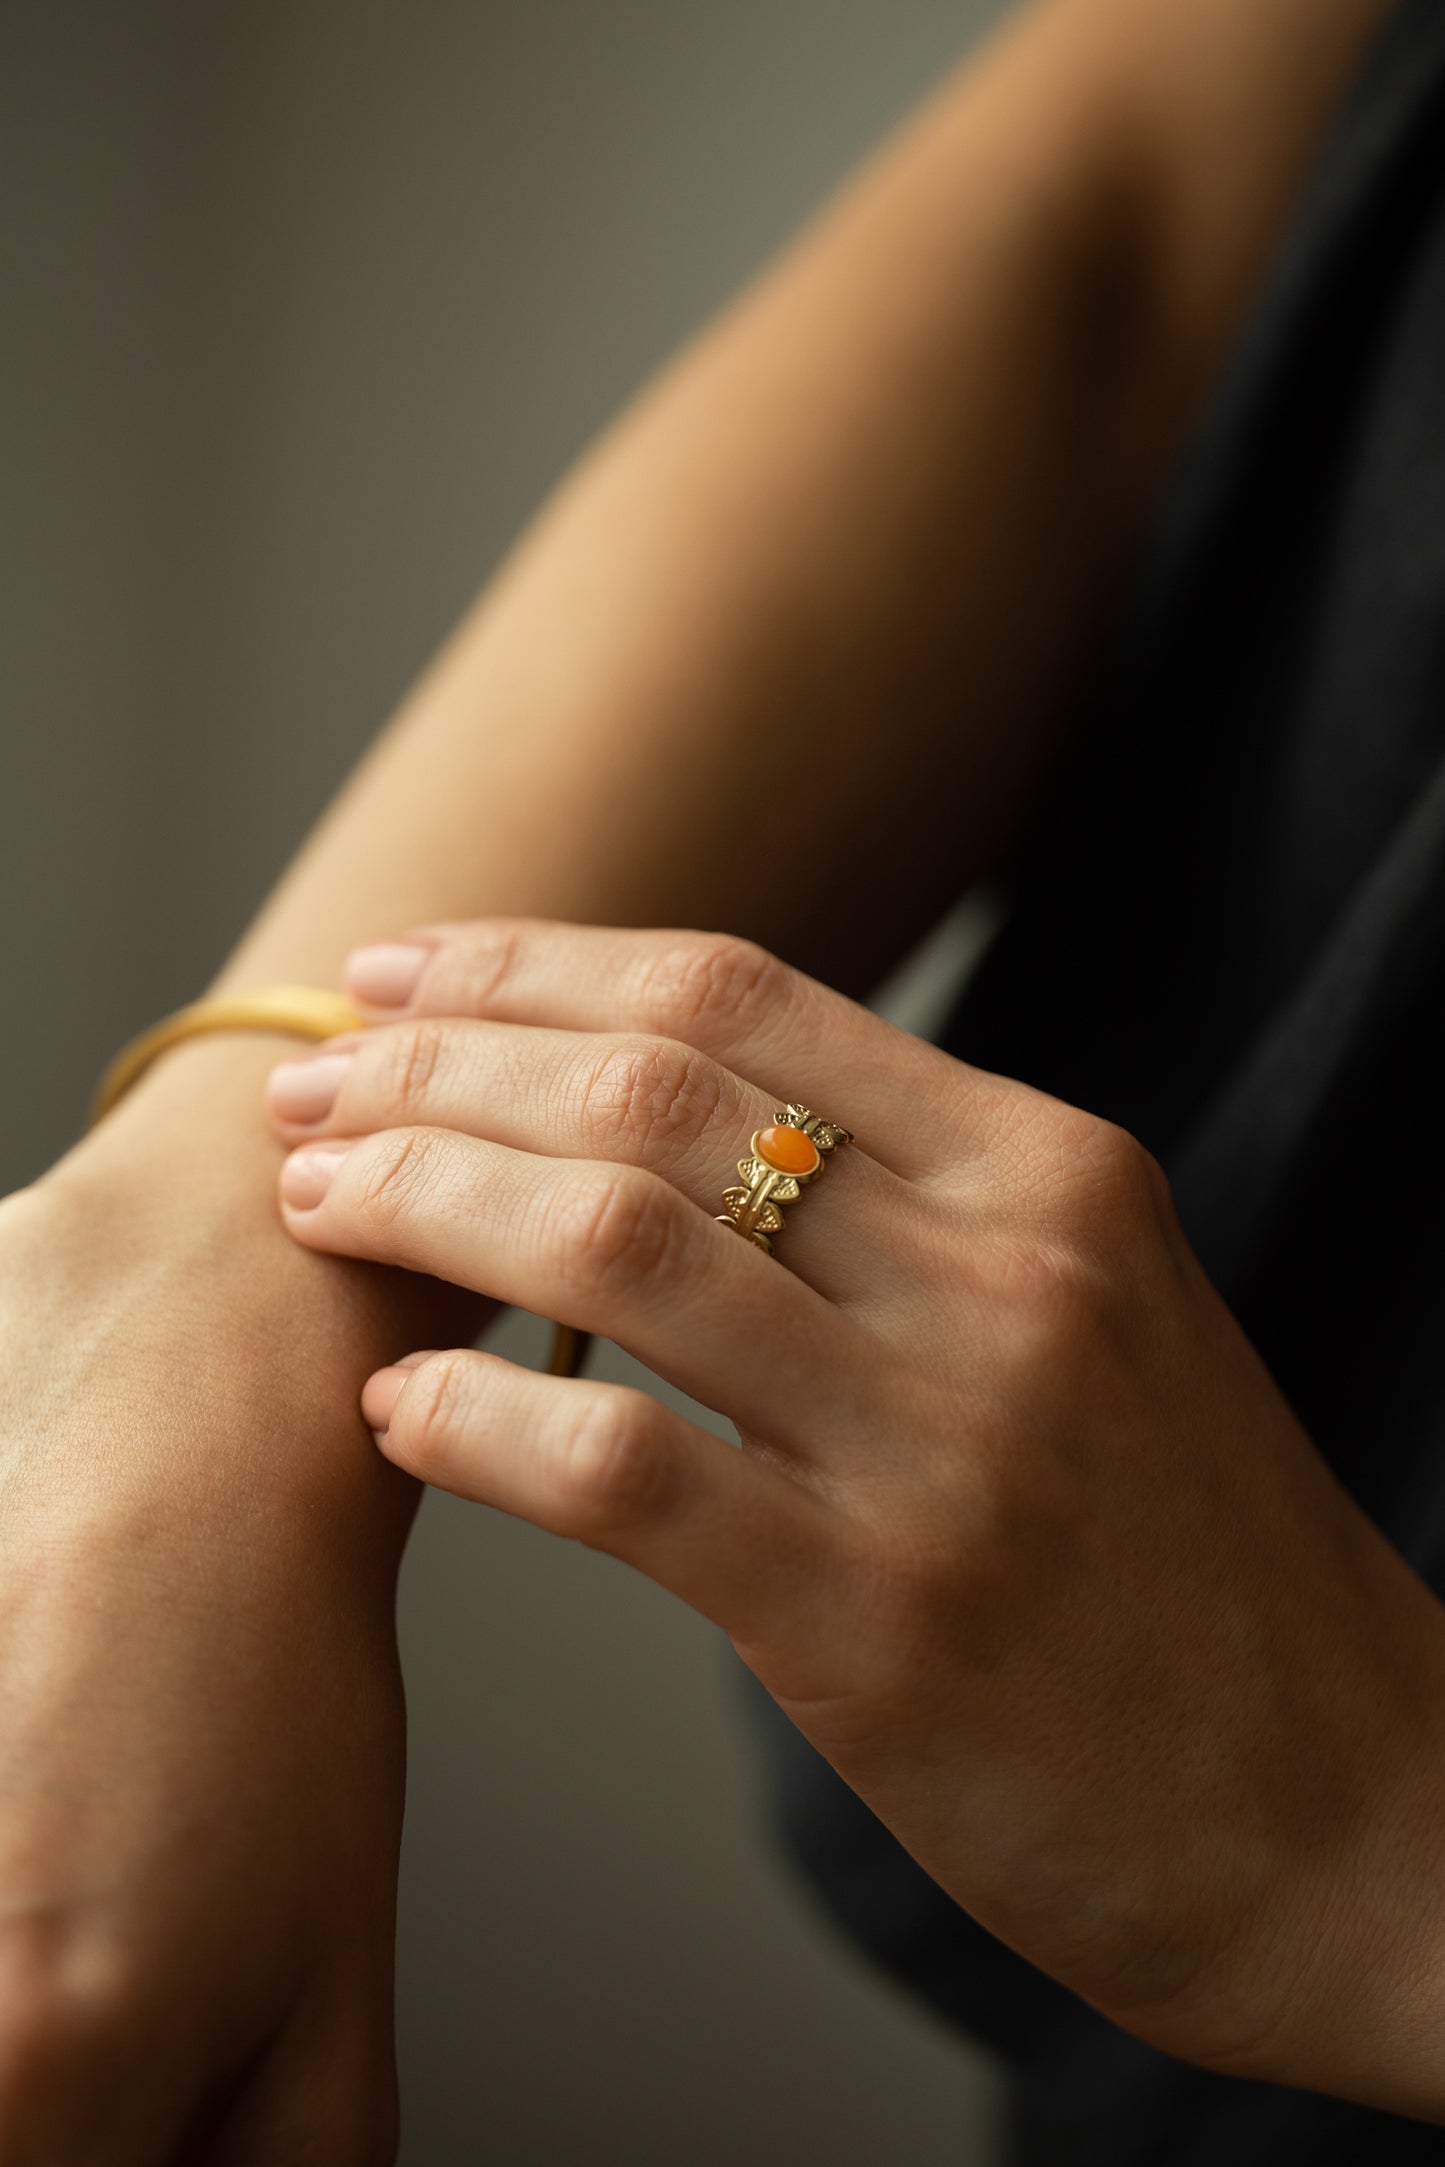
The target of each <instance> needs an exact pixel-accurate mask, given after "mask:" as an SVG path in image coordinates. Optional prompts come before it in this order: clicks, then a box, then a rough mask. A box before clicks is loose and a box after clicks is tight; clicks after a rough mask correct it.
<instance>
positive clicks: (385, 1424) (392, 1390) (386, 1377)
mask: <svg viewBox="0 0 1445 2167" xmlns="http://www.w3.org/2000/svg"><path fill="white" fill-rule="evenodd" d="M439 1352H440V1349H439V1348H436V1347H423V1348H421V1349H420V1350H419V1352H417V1353H416V1354H404V1355H402V1356H401V1357H400V1359H399V1360H398V1361H395V1362H388V1364H387V1365H386V1367H385V1369H378V1370H374V1371H373V1372H372V1374H371V1375H370V1376H369V1377H368V1378H367V1380H366V1382H365V1384H364V1385H363V1386H362V1388H361V1412H362V1415H363V1416H364V1418H365V1420H366V1422H367V1424H368V1426H369V1427H370V1430H371V1434H372V1436H373V1437H374V1438H375V1439H376V1441H377V1443H378V1444H379V1445H384V1444H385V1443H386V1433H387V1431H388V1430H389V1429H390V1428H391V1418H392V1415H393V1414H394V1413H395V1411H396V1403H397V1401H398V1400H399V1399H400V1398H401V1388H402V1386H403V1385H404V1384H405V1383H406V1381H407V1379H408V1377H410V1375H411V1373H412V1371H413V1370H414V1369H416V1368H417V1367H418V1365H419V1364H420V1363H422V1362H425V1361H428V1360H429V1359H430V1358H431V1356H432V1355H434V1354H437V1353H439Z"/></svg>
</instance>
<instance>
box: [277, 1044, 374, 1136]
mask: <svg viewBox="0 0 1445 2167" xmlns="http://www.w3.org/2000/svg"><path fill="white" fill-rule="evenodd" d="M355 1059H356V1056H355V1054H354V1053H323V1054H318V1055H317V1056H316V1057H315V1059H314V1060H311V1061H281V1062H278V1063H277V1065H276V1067H275V1068H273V1069H272V1071H271V1074H270V1075H269V1077H268V1078H267V1079H266V1103H267V1105H268V1106H269V1107H270V1109H271V1111H272V1113H273V1114H274V1115H275V1116H276V1118H277V1120H278V1121H321V1120H324V1119H325V1117H326V1115H327V1114H329V1113H330V1111H331V1109H332V1107H333V1106H334V1105H335V1104H336V1094H337V1092H338V1091H339V1090H340V1089H341V1086H342V1085H343V1084H344V1083H345V1081H346V1077H347V1073H348V1071H349V1070H350V1068H351V1064H352V1063H353V1061H354V1060H355Z"/></svg>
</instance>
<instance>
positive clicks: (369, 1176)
mask: <svg viewBox="0 0 1445 2167" xmlns="http://www.w3.org/2000/svg"><path fill="white" fill-rule="evenodd" d="M441 1163H442V1161H441V1151H440V1148H439V1142H438V1138H437V1137H436V1135H435V1134H434V1133H433V1132H431V1131H429V1130H427V1129H398V1130H396V1131H395V1132H393V1133H391V1134H383V1135H381V1136H378V1137H373V1138H372V1139H371V1140H370V1143H369V1145H368V1148H367V1149H366V1151H365V1152H364V1154H363V1155H362V1161H361V1168H360V1178H359V1182H358V1186H357V1189H356V1194H355V1198H354V1208H355V1211H356V1214H357V1216H358V1218H360V1219H362V1220H363V1221H365V1222H366V1224H367V1225H369V1226H371V1227H372V1228H374V1229H376V1230H377V1231H378V1232H381V1233H384V1232H385V1231H386V1230H387V1228H389V1227H393V1226H395V1225H397V1224H398V1223H399V1222H400V1221H401V1220H403V1219H406V1218H409V1217H411V1216H412V1215H413V1214H414V1213H415V1211H416V1209H417V1206H418V1203H419V1202H420V1200H421V1198H422V1197H423V1196H424V1195H425V1194H426V1193H427V1191H428V1190H430V1189H432V1188H434V1187H435V1186H436V1184H437V1182H438V1180H439V1178H440V1174H441Z"/></svg>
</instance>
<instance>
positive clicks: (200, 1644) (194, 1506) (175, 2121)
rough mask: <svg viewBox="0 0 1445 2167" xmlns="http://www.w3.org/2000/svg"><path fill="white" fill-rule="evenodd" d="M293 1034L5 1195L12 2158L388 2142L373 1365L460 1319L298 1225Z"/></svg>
mask: <svg viewBox="0 0 1445 2167" xmlns="http://www.w3.org/2000/svg"><path fill="white" fill-rule="evenodd" d="M282 1043H284V1042H279V1041H278V1042H276V1045H275V1048H274V1050H272V1051H271V1052H270V1053H269V1056H268V1052H267V1048H266V1047H265V1045H264V1044H260V1045H256V1044H253V1045H250V1046H245V1047H243V1046H241V1045H240V1044H239V1043H238V1042H237V1041H235V1040H228V1041H225V1042H222V1041H221V1040H214V1041H208V1042H206V1043H205V1044H204V1045H201V1044H198V1045H197V1046H196V1047H195V1048H193V1049H188V1050H184V1051H183V1052H182V1053H181V1054H179V1055H178V1056H176V1057H173V1058H171V1059H169V1060H168V1061H167V1063H166V1064H163V1068H164V1073H162V1071H161V1070H158V1071H157V1074H156V1080H155V1083H154V1086H151V1085H149V1084H148V1085H147V1086H145V1087H143V1088H142V1090H141V1091H140V1092H138V1093H137V1094H136V1098H135V1100H134V1101H128V1102H127V1105H126V1106H125V1107H124V1108H122V1109H121V1111H120V1113H119V1114H118V1115H117V1116H115V1118H114V1120H113V1121H110V1122H107V1123H105V1124H104V1125H103V1126H102V1128H101V1129H99V1130H98V1131H97V1132H96V1133H95V1136H94V1137H93V1138H91V1139H90V1140H88V1142H87V1143H86V1144H85V1145H84V1146H82V1147H81V1148H80V1149H79V1150H78V1151H77V1152H75V1153H73V1154H72V1155H71V1156H70V1157H69V1158H68V1159H67V1160H65V1161H63V1162H62V1164H61V1166H60V1168H58V1169H57V1170H56V1171H55V1172H54V1173H53V1174H51V1175H49V1176H47V1177H46V1179H45V1180H43V1181H42V1182H41V1183H39V1184H38V1185H37V1186H36V1187H34V1188H33V1189H30V1190H26V1191H22V1192H21V1193H20V1194H18V1195H16V1196H13V1197H11V1198H8V1199H6V1200H5V1201H4V1202H3V1203H0V1350H3V1366H0V1710H3V1716H0V2167H181V2163H182V2162H184V2167H223V2163H224V2167H289V2163H291V2162H298V2163H299V2162H300V2161H302V2160H305V2161H307V2162H308V2163H310V2162H315V2167H363V2163H368V2167H369V2163H376V2167H380V2163H381V2162H384V2161H388V2160H390V2159H391V2158H392V2157H393V2156H394V2146H395V2127H396V2099H395V2082H394V2070H393V2058H392V2027H391V1999H392V1926H393V1914H394V1904H395V1875H396V1853H397V1842H398V1837H399V1832H400V1821H401V1789H402V1706H401V1692H400V1681H399V1675H398V1668H397V1662H396V1650H395V1640H394V1628H393V1607H394V1592H395V1581H396V1566H397V1563H398V1560H399V1557H400V1554H401V1548H402V1545H403V1542H404V1540H405V1536H406V1530H407V1526H408V1524H409V1521H410V1517H411V1510H412V1504H413V1500H414V1497H415V1494H416V1489H415V1485H414V1484H413V1483H411V1482H409V1481H408V1480H407V1479H406V1478H405V1477H404V1476H403V1475H401V1474H399V1473H398V1471H397V1470H396V1469H395V1468H393V1467H388V1466H387V1465H386V1463H385V1462H384V1461H382V1460H381V1459H380V1458H379V1456H378V1455H377V1454H376V1452H375V1451H374V1450H373V1447H372V1444H371V1440H370V1438H369V1436H368V1434H367V1431H366V1428H365V1425H364V1423H363V1422H362V1421H361V1419H360V1416H359V1414H358V1411H357V1407H356V1394H357V1393H358V1392H359V1390H360V1387H361V1384H362V1381H363V1379H364V1378H365V1376H366V1374H367V1372H368V1370H370V1369H371V1368H373V1367H374V1366H375V1363H376V1361H377V1360H379V1359H383V1358H384V1356H385V1354H386V1353H387V1352H388V1351H396V1350H397V1349H398V1348H399V1347H402V1346H406V1345H409V1344H411V1343H412V1342H411V1338H410V1336H408V1337H407V1338H404V1339H403V1338H399V1337H397V1336H396V1335H397V1333H398V1332H401V1331H405V1332H406V1333H407V1334H408V1335H411V1334H415V1333H417V1332H418V1331H426V1330H428V1329H436V1323H435V1321H434V1319H435V1314H436V1313H435V1311H434V1309H433V1307H432V1303H431V1299H430V1298H428V1299H426V1300H425V1301H424V1300H423V1299H422V1297H423V1294H424V1292H425V1291H426V1290H425V1286H424V1283H423V1282H421V1281H411V1282H406V1281H404V1280H403V1279H402V1276H401V1275H386V1274H383V1273H379V1272H374V1271H370V1270H364V1269H362V1268H360V1267H357V1266H354V1265H347V1264H337V1265H331V1266H328V1267H326V1268H324V1269H319V1268H318V1266H317V1263H316V1260H315V1259H314V1258H311V1257H304V1256H301V1255H299V1254H298V1252H297V1251H296V1249H295V1248H294V1246H293V1245H292V1244H290V1243H289V1242H287V1241H286V1240H285V1238H284V1236H283V1235H282V1234H281V1233H280V1230H279V1229H278V1227H277V1225H276V1219H275V1209H274V1204H273V1201H272V1197H271V1193H270V1189H269V1185H268V1179H267V1172H268V1161H270V1160H271V1159H272V1158H273V1157H274V1148H275V1147H274V1143H273V1142H272V1140H271V1139H270V1137H269V1135H268V1134H267V1133H266V1131H265V1127H264V1123H263V1122H262V1121H261V1120H260V1119H259V1118H258V1113H259V1109H258V1106H257V1100H258V1096H259V1079H260V1076H261V1075H262V1074H263V1073H264V1069H265V1067H266V1066H267V1065H269V1060H272V1059H274V1058H275V1054H276V1052H277V1051H279V1050H280V1045H281V1044H282ZM238 1075H239V1078H240V1083H241V1086H242V1089H241V1091H240V1094H239V1096H238V1094H237V1078H238ZM233 1099H234V1100H235V1101H236V1103H235V1105H234V1108H233V1105H232V1100H233ZM248 1116H249V1118H247V1117H248ZM252 1132H254V1135H253V1134H252ZM438 1291H439V1290H436V1289H432V1290H430V1293H431V1295H432V1296H434V1295H435V1294H436V1293H437V1292H438ZM470 1306H472V1307H474V1306H475V1305H470ZM466 1325H467V1320H466V1319H464V1318H463V1317H462V1315H461V1314H460V1313H458V1314H457V1315H455V1316H454V1318H453V1319H452V1322H451V1326H450V1329H451V1330H453V1331H457V1330H458V1329H461V1330H462V1331H465V1329H466Z"/></svg>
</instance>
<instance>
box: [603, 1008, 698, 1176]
mask: <svg viewBox="0 0 1445 2167" xmlns="http://www.w3.org/2000/svg"><path fill="white" fill-rule="evenodd" d="M584 1088H585V1096H584V1102H583V1103H584V1105H585V1107H586V1109H587V1118H588V1124H589V1127H590V1129H591V1132H592V1136H593V1139H594V1140H595V1142H596V1144H597V1145H598V1147H599V1148H600V1150H601V1151H602V1153H603V1155H604V1156H605V1155H610V1153H611V1152H613V1151H615V1150H618V1149H621V1150H622V1151H623V1152H625V1153H627V1154H629V1155H631V1154H635V1155H636V1156H637V1157H639V1158H640V1159H641V1160H643V1162H644V1163H646V1162H649V1161H651V1160H652V1159H655V1158H666V1157H667V1156H669V1155H670V1154H672V1153H673V1152H675V1151H676V1150H677V1148H678V1147H679V1146H681V1147H683V1148H685V1147H686V1146H688V1145H690V1144H693V1143H695V1142H696V1141H697V1140H698V1138H699V1137H701V1136H703V1135H705V1134H706V1133H707V1131H708V1130H709V1129H710V1128H712V1127H713V1126H714V1125H715V1124H716V1122H717V1120H718V1117H719V1114H720V1113H721V1110H722V1105H723V1100H724V1098H725V1096H726V1084H725V1082H724V1078H723V1072H722V1070H721V1069H720V1068H719V1067H718V1066H717V1064H716V1062H713V1061H710V1060H709V1059H708V1058H707V1057H706V1055H704V1054H700V1053H698V1052H697V1051H696V1050H695V1049H694V1048H693V1047H691V1046H685V1045H683V1044H682V1043H681V1042H680V1041H679V1040H677V1039H667V1038H639V1039H628V1040H624V1041H623V1042H622V1043H621V1044H620V1045H616V1046H611V1047H609V1048H608V1049H607V1051H606V1052H605V1053H604V1054H603V1055H602V1057H601V1059H600V1060H599V1061H598V1062H597V1063H596V1065H595V1067H594V1069H593V1071H592V1073H591V1075H590V1076H589V1077H588V1078H587V1079H586V1083H585V1087H584Z"/></svg>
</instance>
